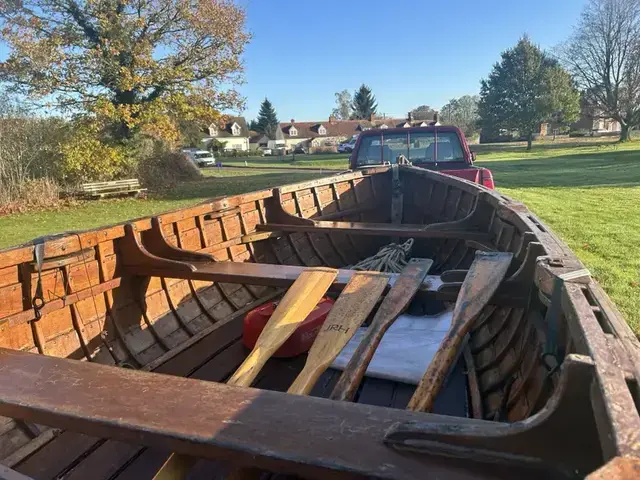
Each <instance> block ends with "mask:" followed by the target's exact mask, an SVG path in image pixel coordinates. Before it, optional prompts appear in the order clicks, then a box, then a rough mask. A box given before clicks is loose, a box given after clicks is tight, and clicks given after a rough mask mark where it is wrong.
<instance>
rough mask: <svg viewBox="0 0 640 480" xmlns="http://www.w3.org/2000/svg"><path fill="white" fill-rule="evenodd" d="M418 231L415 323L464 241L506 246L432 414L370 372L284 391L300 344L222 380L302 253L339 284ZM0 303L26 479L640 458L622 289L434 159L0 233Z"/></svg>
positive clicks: (8, 460) (480, 247)
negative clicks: (74, 227) (174, 460)
mask: <svg viewBox="0 0 640 480" xmlns="http://www.w3.org/2000/svg"><path fill="white" fill-rule="evenodd" d="M408 239H413V244H412V248H411V253H410V256H411V257H412V258H418V259H430V260H432V264H431V267H430V269H429V271H428V273H427V276H426V277H425V279H424V281H423V282H422V284H421V286H420V288H419V290H418V293H417V294H416V296H415V298H414V299H413V301H412V302H411V303H410V304H409V307H408V308H407V311H406V314H407V315H408V316H413V317H419V318H421V319H422V321H424V322H429V321H430V319H433V318H436V317H438V315H440V314H442V312H445V311H448V310H451V308H452V306H453V305H454V303H455V302H456V298H457V296H458V293H459V291H460V288H461V284H462V282H463V281H464V279H465V275H466V273H467V271H468V269H469V268H470V267H471V265H472V263H473V261H474V258H475V255H476V252H478V251H488V252H509V253H511V254H512V260H511V263H510V265H509V269H508V271H507V275H506V278H505V280H504V281H503V282H502V283H501V284H500V285H499V286H498V287H497V291H496V293H495V295H493V297H492V298H491V300H490V301H489V302H488V304H487V305H486V306H484V307H483V308H482V310H481V311H480V313H479V314H478V315H477V316H476V317H475V320H474V321H473V325H472V327H471V330H470V332H469V334H468V335H467V336H466V337H465V341H464V343H463V346H462V348H461V350H460V351H459V352H455V361H454V364H453V367H452V368H451V369H450V371H449V374H448V375H447V378H446V381H445V382H444V384H443V386H442V387H441V388H440V389H439V391H438V392H437V397H436V400H435V403H434V405H433V408H432V409H431V411H430V412H429V413H426V412H419V411H411V410H407V405H408V403H409V401H410V399H411V398H412V396H413V395H414V392H415V390H416V385H415V384H409V383H405V382H400V381H394V380H391V379H384V378H374V377H370V376H366V377H365V378H364V380H363V381H362V382H360V383H359V385H358V388H357V391H356V393H355V396H354V397H353V399H352V401H351V402H338V401H335V400H328V398H329V397H330V396H331V392H332V391H333V389H334V387H335V385H336V383H337V382H338V380H339V378H340V377H341V374H342V372H341V370H339V369H336V368H328V369H327V370H326V371H325V372H324V373H323V374H322V376H321V377H320V379H319V380H318V381H317V382H316V384H315V386H314V388H313V390H312V391H311V393H310V395H309V396H299V395H291V394H285V393H274V392H286V391H287V389H288V388H289V387H290V385H291V384H292V382H293V381H294V380H295V379H296V377H297V375H298V374H299V373H300V371H301V369H302V367H303V366H304V363H305V359H306V356H305V355H304V354H303V355H299V356H297V357H294V358H271V359H270V360H269V361H268V362H267V363H266V365H265V366H264V368H262V370H261V371H260V372H259V374H258V375H257V377H256V380H255V381H254V382H253V383H252V387H253V388H242V387H232V386H228V385H224V383H225V382H227V380H228V379H229V378H230V377H231V376H232V375H233V373H234V372H235V371H236V369H237V368H238V367H239V366H240V365H241V364H242V363H243V362H244V361H245V359H246V357H247V354H248V349H247V348H246V347H245V346H244V345H243V342H242V334H243V320H244V317H245V315H246V314H247V313H248V312H250V311H251V310H253V309H255V308H256V307H259V306H261V305H263V304H265V303H267V302H274V301H277V300H278V299H279V298H281V297H282V295H283V294H284V292H285V291H286V289H287V288H288V287H289V286H290V285H291V284H292V283H293V282H294V280H295V279H296V278H297V277H298V276H299V275H300V274H301V272H302V271H304V270H305V269H308V268H312V267H322V266H325V267H332V268H336V269H338V274H337V276H336V279H335V281H334V283H333V285H332V288H331V289H330V290H329V293H328V295H329V296H330V297H333V298H337V297H338V295H339V293H340V291H341V289H343V288H344V286H345V285H346V284H347V283H348V281H349V279H350V278H351V276H352V275H353V273H354V270H353V269H352V267H353V266H354V265H356V264H357V263H358V262H360V261H362V260H364V259H366V258H369V257H371V256H373V255H375V254H376V252H378V251H379V249H380V248H382V247H384V246H386V245H388V244H390V243H397V244H402V243H403V242H405V241H407V240H408ZM396 276H397V274H396ZM0 299H1V301H0V415H4V416H3V417H0V465H2V466H4V467H5V468H6V469H7V471H9V470H10V471H12V472H13V473H15V474H16V475H24V476H26V477H28V478H33V479H58V478H64V479H66V480H72V479H73V480H75V479H88V478H91V479H96V480H125V479H141V478H153V477H154V475H155V474H156V472H157V471H158V470H159V469H160V468H161V467H162V465H163V464H164V462H165V461H166V460H167V458H168V457H169V456H170V455H171V453H172V452H177V453H180V454H188V455H192V456H194V457H198V459H199V460H198V461H197V462H196V463H195V466H194V467H193V468H191V469H190V470H189V472H188V476H187V477H184V476H175V477H172V478H189V479H205V478H206V479H211V478H229V477H228V476H229V475H232V474H233V472H234V471H235V470H236V469H237V468H238V467H252V468H258V469H259V472H261V473H260V475H262V476H263V477H262V478H269V477H270V478H283V475H284V474H288V475H295V476H299V477H302V478H334V477H335V478H352V477H361V478H364V477H378V478H430V475H434V478H435V477H438V478H440V477H443V478H488V477H492V478H495V477H499V478H514V475H517V476H518V478H540V477H541V476H544V477H545V478H572V477H582V476H584V475H586V474H588V473H589V472H592V471H594V470H596V469H597V468H599V467H600V466H602V465H603V464H605V463H606V462H607V461H609V460H611V459H613V458H615V457H624V456H626V455H631V456H639V455H640V438H639V436H640V433H639V432H640V420H639V417H638V405H639V404H640V400H639V399H640V395H639V390H638V380H639V379H640V367H639V365H640V363H639V360H638V358H640V357H639V356H638V352H640V350H639V349H640V347H638V342H637V339H636V338H635V336H634V335H633V333H631V331H630V329H629V327H628V326H627V325H626V323H625V322H624V320H623V319H622V317H621V316H620V314H619V312H618V311H617V310H616V309H615V306H613V304H612V303H611V301H610V300H609V299H608V297H607V296H606V294H604V292H603V291H602V289H601V288H600V287H599V286H598V284H597V282H595V281H594V280H593V278H592V277H591V275H590V274H589V272H588V271H587V270H586V269H585V268H584V266H583V265H582V264H581V263H580V262H579V261H578V260H577V258H576V257H575V256H574V254H573V253H572V252H571V250H569V248H568V247H567V246H566V245H565V244H564V243H562V241H561V240H559V239H558V238H557V237H556V236H555V235H554V234H553V233H552V232H551V231H550V230H549V229H548V228H547V227H546V226H545V225H544V224H543V223H542V222H541V221H540V220H539V219H537V217H535V216H534V215H533V214H531V213H530V212H529V211H528V210H527V208H526V207H525V206H524V205H522V204H519V203H517V202H514V201H512V200H511V199H509V198H507V197H504V196H502V195H500V194H499V193H497V192H495V191H490V190H487V189H485V188H484V187H482V186H479V185H476V184H473V183H470V182H467V181H465V180H462V179H457V178H454V177H450V176H447V175H443V174H440V173H437V172H430V171H426V170H422V169H418V168H414V167H410V166H393V167H379V168H371V169H367V170H361V171H355V172H348V173H343V174H339V175H336V176H332V177H326V178H322V179H318V180H313V181H309V182H305V183H300V184H294V185H286V186H282V187H278V188H274V189H267V190H262V191H258V192H252V193H248V194H242V195H237V196H232V197H223V198H217V199H213V200H211V201H209V202H206V203H204V204H200V205H197V206H194V207H189V208H185V209H182V210H178V211H174V212H169V213H166V214H163V215H159V216H156V217H149V218H142V219H138V220H132V221H130V222H127V223H124V224H119V225H114V226H110V227H105V228H101V229H97V230H92V231H85V232H71V233H65V234H63V235H58V236H54V237H47V238H40V239H36V240H34V241H33V242H32V243H30V244H28V245H23V246H19V247H15V248H11V249H7V250H3V251H0ZM614 365H615V366H616V368H613V366H614ZM113 367H119V368H113ZM153 374H161V375H153ZM183 377H186V378H188V379H190V380H184V379H183ZM345 425H346V426H345ZM634 429H635V431H634ZM269 472H271V473H269ZM274 472H275V473H274ZM15 478H22V477H15ZM167 478H169V477H167ZM253 478H260V477H259V476H258V477H255V476H254V477H253Z"/></svg>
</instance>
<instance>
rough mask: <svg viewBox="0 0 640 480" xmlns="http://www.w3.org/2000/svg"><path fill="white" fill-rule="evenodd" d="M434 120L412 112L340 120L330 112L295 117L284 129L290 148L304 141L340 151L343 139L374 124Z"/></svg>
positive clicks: (312, 148) (310, 145)
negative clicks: (417, 117)
mask: <svg viewBox="0 0 640 480" xmlns="http://www.w3.org/2000/svg"><path fill="white" fill-rule="evenodd" d="M431 123H432V122H430V121H427V120H413V118H412V115H411V114H409V115H407V118H390V117H384V116H382V117H380V116H372V117H370V118H369V119H368V120H337V119H336V118H335V117H333V116H329V118H328V119H327V120H326V121H324V120H323V121H315V122H296V121H295V120H294V119H291V120H290V121H289V122H282V123H280V130H282V134H283V136H284V142H285V144H286V146H287V148H293V147H296V146H298V145H300V146H304V147H305V148H307V149H308V150H309V151H310V152H314V151H316V152H318V151H327V152H330V151H336V148H337V146H338V144H339V143H340V142H343V141H345V140H347V139H349V138H351V137H353V136H354V135H358V134H359V133H361V132H363V131H365V130H369V129H371V128H397V127H406V128H408V127H411V126H414V127H415V126H423V127H426V126H428V125H430V124H431Z"/></svg>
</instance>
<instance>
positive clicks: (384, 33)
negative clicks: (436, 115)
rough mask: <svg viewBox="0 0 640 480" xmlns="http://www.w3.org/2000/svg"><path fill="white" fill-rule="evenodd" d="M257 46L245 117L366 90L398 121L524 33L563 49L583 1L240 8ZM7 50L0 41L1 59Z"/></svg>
mask: <svg viewBox="0 0 640 480" xmlns="http://www.w3.org/2000/svg"><path fill="white" fill-rule="evenodd" d="M237 1H238V3H239V4H241V5H243V6H244V7H245V8H246V10H247V28H248V30H249V31H250V32H251V33H252V35H253V38H252V40H251V43H250V44H249V45H248V46H247V49H246V53H245V56H244V64H245V81H246V83H245V84H243V85H241V86H240V87H239V90H240V92H241V93H242V94H243V95H244V96H245V98H246V101H247V102H246V107H247V108H246V110H245V111H244V112H242V114H243V115H244V116H246V117H247V119H252V118H255V117H256V116H257V113H258V109H259V108H260V103H261V102H262V100H263V99H264V98H265V97H268V98H269V100H271V102H272V103H273V104H274V106H275V108H276V111H277V113H278V117H279V118H280V120H281V121H287V120H289V119H291V118H295V119H296V120H298V121H305V120H324V119H326V118H328V116H329V114H330V113H331V110H332V109H333V108H334V106H335V96H334V94H335V92H338V91H341V90H343V89H345V88H346V89H348V90H350V91H353V90H355V89H356V88H358V87H359V86H360V85H361V84H362V83H366V84H367V85H369V86H370V87H371V88H372V90H373V93H374V94H375V96H376V98H377V100H378V112H379V113H386V114H387V115H391V116H404V115H405V114H406V113H407V112H408V111H409V110H411V109H412V108H415V107H416V106H418V105H423V104H427V105H430V106H432V107H434V108H440V107H442V105H444V104H445V103H446V102H447V101H448V100H449V99H451V98H454V97H459V96H461V95H465V94H475V93H478V91H479V89H480V79H481V78H483V77H486V76H487V75H488V73H489V72H490V70H491V67H492V65H493V64H494V63H495V62H496V61H497V60H498V59H499V58H500V52H502V51H503V50H505V49H507V48H509V47H511V46H513V45H514V44H515V42H517V40H518V38H519V37H520V36H521V35H522V34H523V33H527V34H528V35H529V36H530V37H531V38H532V40H533V41H534V42H536V43H538V44H539V45H541V46H542V47H543V48H551V47H553V46H555V45H557V44H558V43H560V42H561V41H563V40H564V39H565V38H567V36H568V35H569V34H570V32H571V27H572V26H573V25H574V24H575V23H576V22H577V20H578V17H579V15H580V11H581V10H582V8H583V6H584V4H585V3H586V0H526V1H524V0H395V1H389V0H313V1H312V0H237ZM6 55H7V49H6V46H5V45H2V43H0V59H3V58H5V57H6Z"/></svg>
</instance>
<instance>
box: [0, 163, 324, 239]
mask: <svg viewBox="0 0 640 480" xmlns="http://www.w3.org/2000/svg"><path fill="white" fill-rule="evenodd" d="M204 173H205V177H204V178H203V179H202V180H198V181H195V182H189V183H185V184H183V185H180V186H179V187H177V188H176V189H175V190H173V191H170V192H167V193H164V194H153V193H152V194H150V195H149V198H148V199H146V200H141V199H134V198H123V199H111V200H92V201H86V202H80V203H79V204H77V205H72V206H69V207H63V208H61V209H58V210H50V211H41V212H31V213H24V214H16V215H8V216H4V217H0V248H4V247H8V246H11V245H18V244H20V243H22V242H26V241H28V240H31V239H33V238H35V237H38V236H40V235H49V234H53V233H58V232H64V231H67V230H86V229H90V228H95V227H100V226H103V225H110V224H113V223H118V222H122V221H124V220H129V219H132V218H137V217H144V216H148V215H153V214H156V213H160V212H166V211H168V210H174V209H177V208H180V207H184V206H187V205H193V204H196V203H200V202H203V201H205V200H207V199H210V198H212V197H217V196H220V195H233V194H236V193H243V192H250V191H252V190H259V189H262V188H268V187H274V186H277V185H282V184H286V183H295V182H302V181H305V180H310V179H313V178H318V177H321V176H325V175H326V173H325V174H321V173H317V172H305V171H301V172H290V171H289V172H282V171H279V172H278V171H271V170H258V169H255V170H254V169H251V170H249V169H247V170H234V171H225V170H224V169H223V170H216V169H208V170H205V171H204Z"/></svg>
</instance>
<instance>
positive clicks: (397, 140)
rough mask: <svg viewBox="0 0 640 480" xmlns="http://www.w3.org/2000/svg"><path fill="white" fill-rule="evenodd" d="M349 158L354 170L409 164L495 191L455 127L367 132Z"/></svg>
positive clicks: (487, 173) (491, 177)
mask: <svg viewBox="0 0 640 480" xmlns="http://www.w3.org/2000/svg"><path fill="white" fill-rule="evenodd" d="M349 158H350V164H351V168H352V169H353V170H355V169H358V168H367V167H371V166H374V165H393V164H395V163H398V164H401V163H410V164H411V165H413V166H414V167H419V168H425V169H429V170H436V171H438V172H441V173H446V174H448V175H453V176H456V177H460V178H464V179H465V180H469V181H471V182H475V183H479V184H481V185H484V186H485V187H487V188H490V189H493V188H494V182H493V175H492V174H491V171H490V170H489V169H487V168H482V167H476V166H475V165H474V164H473V162H474V161H475V159H476V155H475V152H472V151H471V150H469V144H468V143H467V140H466V138H465V136H464V133H462V130H460V129H459V128H458V127H454V126H447V125H441V126H440V125H432V126H429V127H410V128H389V129H386V130H380V129H375V130H367V131H366V132H363V133H362V134H360V136H359V137H358V140H357V142H356V145H355V147H354V149H353V153H352V154H351V156H350V157H349Z"/></svg>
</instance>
